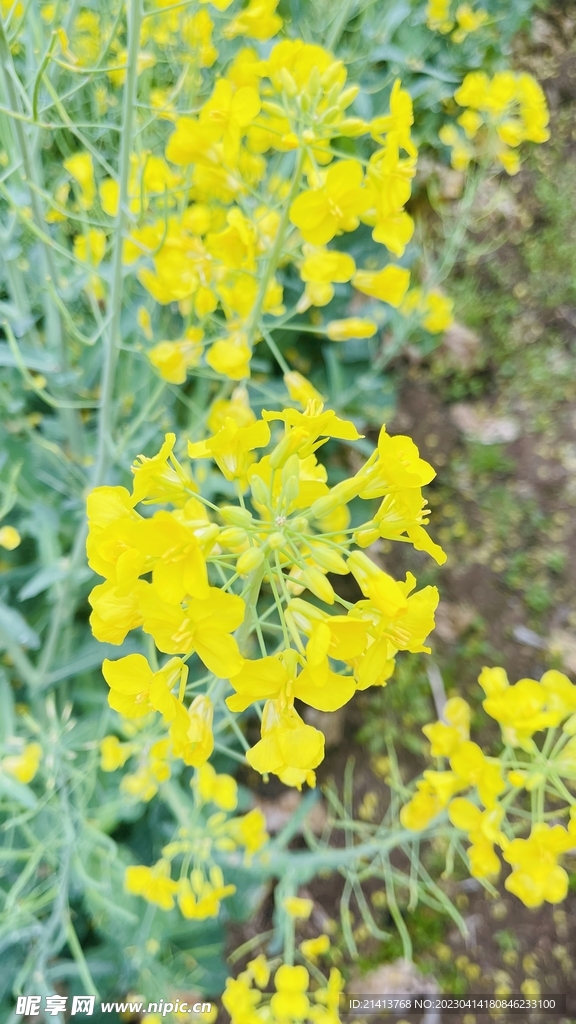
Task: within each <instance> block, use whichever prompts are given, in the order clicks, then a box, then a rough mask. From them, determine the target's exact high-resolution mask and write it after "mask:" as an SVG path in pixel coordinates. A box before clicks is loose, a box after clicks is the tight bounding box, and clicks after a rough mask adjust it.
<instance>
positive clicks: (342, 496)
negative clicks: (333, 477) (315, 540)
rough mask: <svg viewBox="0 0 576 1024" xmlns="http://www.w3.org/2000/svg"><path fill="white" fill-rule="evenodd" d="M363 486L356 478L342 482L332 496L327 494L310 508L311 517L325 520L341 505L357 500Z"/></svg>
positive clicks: (333, 490)
mask: <svg viewBox="0 0 576 1024" xmlns="http://www.w3.org/2000/svg"><path fill="white" fill-rule="evenodd" d="M361 486H362V484H361V483H360V482H359V481H358V480H356V478H355V477H351V479H350V480H342V482H341V483H339V484H336V485H335V486H334V487H333V488H332V490H331V491H330V494H325V495H324V497H323V498H318V500H317V501H315V502H314V504H313V505H312V507H311V508H310V515H311V517H312V518H313V519H323V518H324V516H327V515H329V514H330V512H334V510H335V509H337V508H338V507H339V506H340V505H342V504H346V503H347V502H349V501H351V500H352V498H355V497H356V495H357V494H358V491H359V490H360V487H361Z"/></svg>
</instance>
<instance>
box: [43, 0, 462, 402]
mask: <svg viewBox="0 0 576 1024" xmlns="http://www.w3.org/2000/svg"><path fill="white" fill-rule="evenodd" d="M213 6H215V7H217V9H218V10H225V9H226V7H228V6H229V4H228V3H224V2H223V0H219V2H214V4H213ZM276 6H277V4H276V2H275V0H266V2H265V0H251V2H250V3H249V4H248V7H247V8H245V9H244V10H243V11H241V12H240V13H239V14H238V15H237V16H236V17H232V18H231V19H228V20H227V21H226V23H225V24H224V25H223V34H224V37H225V38H226V39H233V38H236V37H237V36H245V37H247V38H250V39H255V40H258V41H263V40H267V39H269V38H271V36H273V35H275V34H276V33H277V32H278V31H279V29H280V28H281V27H282V20H281V19H280V18H279V16H278V15H277V14H276V11H275V9H276ZM199 19H200V20H201V21H202V26H203V27H202V32H200V30H199V26H198V24H197V22H198V20H199ZM74 24H75V28H74V31H73V33H72V36H71V42H70V43H69V42H68V41H65V42H64V43H63V44H62V45H63V46H64V49H65V53H66V54H67V55H68V59H69V60H71V61H72V63H73V65H74V66H76V65H77V66H79V67H84V66H89V65H92V64H94V63H96V61H97V50H98V47H99V46H100V45H101V44H100V40H102V39H103V37H104V35H105V32H104V30H103V27H102V25H101V16H100V15H99V14H97V13H96V12H91V11H90V12H88V11H84V12H82V14H81V15H79V16H78V18H77V19H76V21H75V23H74ZM144 27H145V28H144V30H143V35H142V39H141V43H142V46H144V45H146V44H148V43H151V42H152V43H154V44H155V45H157V46H159V47H161V46H164V45H170V44H171V43H172V42H173V41H174V40H175V39H176V38H179V39H180V41H181V42H182V40H184V42H185V44H186V46H187V48H188V50H189V53H188V60H189V61H190V62H191V64H192V65H193V66H194V67H196V68H198V67H209V66H210V65H211V64H212V63H213V61H214V60H215V59H216V56H217V50H216V48H215V47H214V46H213V43H212V29H213V28H214V23H213V22H212V19H211V18H210V15H209V14H208V10H207V6H203V7H202V8H201V10H200V11H199V12H197V13H196V14H194V15H189V14H187V13H185V12H184V11H182V10H180V9H178V8H176V9H172V8H170V10H168V11H165V12H162V10H161V7H160V5H158V14H156V15H154V17H147V18H146V19H145V21H144ZM110 30H111V31H113V28H112V26H111V27H110ZM178 33H181V35H180V36H178ZM182 33H183V35H182ZM114 47H115V43H112V44H110V48H111V50H112V52H116V51H115V50H114ZM199 47H200V49H198V48H199ZM208 54H209V56H208ZM117 56H118V59H119V61H124V60H125V51H124V50H123V49H122V48H120V49H118V48H117ZM154 61H155V57H154V54H153V53H152V52H148V51H146V50H142V52H141V55H140V64H141V67H140V64H139V72H140V73H141V72H142V71H143V70H144V69H145V68H147V67H148V68H149V67H151V66H153V65H154ZM108 75H109V77H110V78H111V81H112V82H113V84H121V82H122V81H123V77H124V76H125V71H124V70H122V69H121V65H120V70H119V69H118V67H115V68H114V69H113V70H110V71H109V72H108ZM118 76H120V77H118ZM117 78H118V80H117ZM196 84H197V86H198V88H199V89H200V90H202V79H201V78H200V79H199V80H198V82H197V83H196ZM159 92H162V96H158V95H157V94H158V93H159ZM358 93H359V87H358V86H356V85H349V84H347V72H346V68H345V66H344V64H343V62H342V61H341V60H337V59H335V57H334V56H333V55H332V54H331V53H329V52H328V51H327V50H325V49H323V48H322V47H321V46H318V45H313V44H310V43H304V42H303V41H302V40H299V39H291V40H288V39H286V40H283V41H281V42H277V43H276V44H275V45H273V46H272V48H271V49H270V50H269V52H268V54H267V56H266V58H265V59H262V58H261V57H260V55H259V53H258V51H257V50H256V49H255V48H254V47H253V46H244V47H242V48H240V49H237V51H236V53H235V55H234V56H233V58H232V60H231V61H230V63H229V64H228V66H227V69H226V70H225V72H224V74H222V76H221V77H218V78H217V79H216V81H215V82H214V86H213V89H212V92H211V94H210V95H209V96H208V97H207V98H206V99H205V100H204V101H203V102H202V103H201V104H195V107H196V112H195V113H194V115H193V116H192V115H191V114H188V113H187V114H185V115H179V114H178V113H177V112H176V110H175V109H174V104H173V101H172V100H171V99H169V98H168V94H167V90H163V91H162V90H152V93H151V103H152V111H153V114H155V115H156V116H158V117H159V118H161V119H162V118H163V119H165V120H166V121H168V122H169V123H172V125H173V131H172V133H171V134H170V136H169V138H168V141H167V145H166V147H165V155H164V156H160V155H156V154H152V153H151V152H149V151H147V150H144V151H142V152H139V153H134V154H133V155H132V162H131V168H130V176H129V183H128V210H127V211H126V212H127V213H128V214H129V216H130V221H131V223H130V225H129V229H128V232H127V237H126V238H125V242H124V250H123V258H124V264H125V266H126V267H131V268H133V272H134V273H135V275H136V276H137V278H138V281H139V282H140V284H141V285H142V286H143V288H144V289H145V291H146V292H147V293H148V296H149V297H150V298H151V299H152V300H153V301H154V302H155V303H156V304H158V305H160V306H167V305H169V304H172V303H176V304H178V309H179V312H180V315H181V320H182V330H181V333H180V334H179V336H178V337H176V338H171V339H168V338H163V339H162V340H160V341H159V342H157V343H156V344H155V345H154V346H153V347H152V348H151V349H149V350H148V352H147V355H148V358H149V359H150V362H151V363H152V365H153V366H154V367H155V369H156V370H157V371H158V373H159V374H160V375H161V376H162V377H163V378H164V379H165V380H166V381H168V382H169V383H172V384H181V383H183V382H184V381H185V379H186V375H187V373H188V371H189V370H191V369H193V368H197V367H201V368H202V369H203V372H206V368H208V369H209V371H212V372H213V373H217V374H220V375H223V376H226V377H228V378H229V379H232V380H235V381H240V380H243V379H244V378H246V377H248V376H249V375H250V361H251V358H252V354H253V350H254V346H255V344H256V343H258V342H260V341H261V340H262V338H265V339H266V340H268V339H267V337H266V331H273V330H274V329H275V327H278V326H284V325H285V324H286V323H287V322H288V321H289V320H291V319H292V318H293V317H295V316H297V315H301V314H303V313H304V312H305V311H306V310H307V309H309V308H310V307H311V306H316V307H322V306H325V305H327V304H328V303H329V302H330V301H331V299H332V298H333V296H334V285H335V284H336V285H338V284H343V283H347V282H351V284H352V286H353V288H355V289H356V290H357V292H359V293H361V294H362V295H364V296H367V297H368V298H370V299H372V300H376V302H373V303H372V304H371V314H372V315H371V317H370V318H369V319H364V318H359V317H348V318H346V319H343V320H337V321H330V320H328V321H327V322H326V323H325V324H323V325H322V324H321V322H320V320H319V318H318V314H317V313H316V314H315V320H314V332H315V333H321V332H322V331H324V333H325V334H326V336H327V337H328V338H329V339H330V340H334V341H344V340H347V339H349V338H369V337H371V336H373V335H375V334H376V332H377V329H378V327H379V325H380V324H381V323H382V322H383V321H384V319H385V317H386V313H385V307H383V306H381V307H380V306H377V305H376V303H377V302H383V303H386V304H388V305H389V306H392V307H393V308H398V307H402V303H403V300H404V299H405V298H406V294H407V291H408V286H409V281H410V272H409V270H407V269H406V268H405V267H403V266H399V265H397V264H395V263H394V262H390V260H389V256H388V254H392V256H395V257H402V256H403V254H404V252H405V249H406V246H407V244H408V243H409V241H410V239H411V238H412V235H413V232H414V222H413V220H412V218H411V216H410V215H409V214H408V213H407V212H406V209H405V206H406V203H407V201H408V200H409V198H410V193H411V183H412V179H413V177H414V174H415V171H416V159H417V150H416V147H415V145H414V142H413V140H412V138H411V134H410V132H411V126H412V124H413V120H414V117H413V109H412V100H411V97H410V94H409V93H408V92H407V91H406V90H405V89H403V88H402V87H401V84H400V82H399V81H396V82H395V83H394V85H393V88H392V91H391V95H390V103H389V110H388V112H387V113H385V114H383V115H379V116H377V117H374V118H373V119H372V120H371V121H364V120H363V119H362V118H360V117H358V116H353V115H349V114H348V113H347V111H348V108H349V107H350V106H351V105H352V104H353V103H354V100H355V99H356V97H357V95H358ZM175 95H176V94H175ZM155 104H156V105H155ZM342 138H344V139H347V140H358V143H354V147H355V149H354V152H355V154H357V155H354V156H350V157H349V158H343V154H342V153H341V152H340V150H338V148H337V146H336V144H335V141H334V140H337V139H342ZM63 170H64V172H65V177H63V178H62V180H61V182H60V183H59V184H58V185H57V187H56V189H55V194H54V199H53V202H52V209H51V210H50V211H49V214H48V219H49V220H50V221H51V222H66V221H67V220H68V218H69V216H70V213H71V212H72V213H73V214H74V215H75V219H76V221H77V222H78V221H79V224H78V229H77V230H78V233H77V234H76V235H75V237H74V239H73V251H74V256H75V257H76V261H77V264H78V265H79V266H80V267H81V268H83V274H84V288H85V290H86V293H87V295H88V296H89V297H90V298H91V299H92V301H94V300H97V301H102V300H104V299H105V297H106V288H107V284H106V281H107V274H106V269H105V260H106V254H107V251H108V248H109V238H110V235H111V234H112V233H113V232H114V230H115V227H116V221H117V218H118V213H119V210H118V207H119V183H118V180H117V179H116V178H113V177H111V176H106V177H100V169H99V167H97V166H96V165H95V161H94V159H93V155H92V153H91V152H89V151H86V150H85V151H78V152H76V153H74V154H73V155H72V156H70V157H69V158H68V159H66V160H65V161H64V164H63ZM98 177H100V180H97V178H98ZM71 190H72V192H71ZM69 197H70V199H71V205H70V203H68V199H69ZM67 203H68V205H67ZM361 223H362V224H366V225H368V226H370V227H371V228H372V236H373V238H374V240H375V241H376V242H378V243H380V244H381V245H382V246H383V251H382V258H380V259H379V260H378V262H379V263H380V264H383V265H382V268H381V269H380V270H378V269H372V268H370V269H360V268H357V267H356V264H355V261H354V259H353V258H352V256H350V255H349V254H348V253H346V252H342V251H340V250H338V249H337V248H334V242H335V240H337V239H338V237H339V236H341V235H343V234H344V233H347V232H352V231H355V230H356V228H358V226H359V225H360V224H361ZM386 250H387V252H386ZM290 265H291V266H292V267H293V268H294V269H295V271H296V272H297V274H298V276H299V277H300V279H301V282H302V285H303V290H302V292H301V295H300V299H299V301H298V302H296V304H295V305H294V306H293V307H292V308H291V309H288V310H287V309H286V307H285V304H284V286H283V283H282V281H281V279H280V277H279V271H282V275H283V276H284V275H286V273H287V271H288V268H289V266H290ZM439 301H440V302H441V303H443V316H442V317H440V318H438V317H436V318H434V317H433V316H432V317H429V316H427V312H426V311H427V305H428V299H427V295H426V294H423V293H422V290H421V289H418V290H417V298H414V297H412V298H411V299H410V300H409V305H408V311H409V313H410V314H411V315H412V316H413V314H414V313H415V312H421V313H422V315H421V316H420V317H419V318H417V321H418V322H419V324H420V325H422V326H424V328H425V329H427V330H430V331H431V332H432V333H439V332H440V331H441V330H443V329H444V328H445V327H446V326H448V325H449V324H450V323H451V321H452V315H451V303H450V302H449V300H444V298H443V297H442V296H441V293H439V292H436V291H434V293H433V295H432V297H431V300H430V302H431V305H432V307H434V305H435V304H437V303H438V302H439ZM148 305H150V304H149V303H148ZM142 308H143V311H144V316H145V317H147V318H148V322H149V323H150V322H151V314H150V309H149V308H147V307H142ZM404 311H405V310H404V307H402V312H404ZM263 318H267V319H266V323H265V324H264V323H263ZM156 319H158V315H157V317H156ZM414 322H415V323H416V320H415V321H414ZM299 323H300V326H302V327H303V328H304V329H305V328H306V325H307V321H299ZM430 325H431V326H430ZM146 333H147V334H148V335H149V336H150V337H151V336H152V335H151V332H150V331H147V332H146ZM271 349H272V351H273V352H274V354H276V353H275V349H274V347H272V346H271ZM283 369H286V367H285V366H283Z"/></svg>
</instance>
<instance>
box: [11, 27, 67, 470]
mask: <svg viewBox="0 0 576 1024" xmlns="http://www.w3.org/2000/svg"><path fill="white" fill-rule="evenodd" d="M0 67H1V69H2V79H3V85H4V91H5V94H6V97H7V99H8V102H9V104H10V106H11V108H12V110H14V111H16V112H18V111H19V109H20V103H19V101H18V95H17V92H16V88H15V85H14V78H13V77H12V76H14V77H15V76H16V71H15V68H14V63H13V61H12V54H11V52H10V47H9V45H8V40H7V38H6V32H5V29H4V25H3V22H2V19H1V18H0ZM12 125H13V129H14V135H15V139H16V143H17V146H18V149H19V156H20V159H21V161H22V169H23V172H24V173H23V175H22V178H23V180H24V183H26V184H29V185H30V188H29V193H30V207H31V209H32V221H33V223H34V225H35V226H36V228H37V230H38V232H39V235H40V237H41V253H42V263H43V267H42V271H43V278H44V281H46V278H47V277H48V276H50V277H51V278H52V280H53V281H54V282H56V281H58V278H59V275H58V271H57V267H56V264H55V261H54V256H53V253H52V250H51V248H50V244H48V242H47V241H46V240H45V239H46V238H47V237H49V236H48V231H47V227H46V222H45V219H44V214H43V211H42V207H41V205H40V201H39V197H38V194H37V192H36V189H34V188H32V187H31V186H32V185H33V184H35V185H37V186H38V185H39V180H38V177H39V176H38V174H37V169H36V166H35V161H34V158H33V151H32V149H31V147H30V145H29V141H28V136H27V134H26V131H25V129H24V125H23V124H22V123H21V121H19V120H14V121H13V122H12ZM42 304H43V310H44V330H45V334H46V337H47V338H49V339H54V340H55V345H56V348H57V350H58V354H59V357H60V361H61V364H62V367H63V369H66V368H67V352H66V348H65V345H64V335H63V331H62V321H61V319H60V314H59V312H58V309H57V308H56V306H55V305H54V303H53V302H52V299H51V296H50V294H49V292H48V289H47V287H46V286H45V287H44V288H43V289H42ZM60 415H61V419H62V423H63V425H64V427H65V429H66V434H67V436H68V440H69V442H70V448H71V450H72V451H73V452H74V453H75V454H76V455H81V451H82V447H81V443H82V436H83V435H82V431H81V429H80V426H79V420H78V416H77V414H75V413H74V412H73V411H72V410H70V409H62V410H61V412H60Z"/></svg>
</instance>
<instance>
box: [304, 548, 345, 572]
mask: <svg viewBox="0 0 576 1024" xmlns="http://www.w3.org/2000/svg"><path fill="white" fill-rule="evenodd" d="M308 546H309V548H310V554H311V556H312V558H313V559H314V561H315V562H317V563H318V565H319V566H321V567H322V569H326V572H335V573H337V574H338V575H339V576H346V575H347V574H348V573H349V572H350V570H349V568H348V566H347V565H346V562H345V561H344V559H343V558H342V555H339V554H338V552H337V551H334V549H333V548H331V547H330V546H329V545H328V544H323V543H322V542H321V541H316V542H315V543H314V544H309V545H308Z"/></svg>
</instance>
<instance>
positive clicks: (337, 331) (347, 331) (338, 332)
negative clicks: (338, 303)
mask: <svg viewBox="0 0 576 1024" xmlns="http://www.w3.org/2000/svg"><path fill="white" fill-rule="evenodd" d="M377 330H378V327H377V325H376V324H375V323H374V321H373V320H364V319H363V318H362V317H359V316H350V317H347V318H346V320H331V321H330V323H329V324H327V325H326V334H327V335H328V337H329V338H330V341H347V340H348V338H372V337H374V335H375V334H376V331H377Z"/></svg>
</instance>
